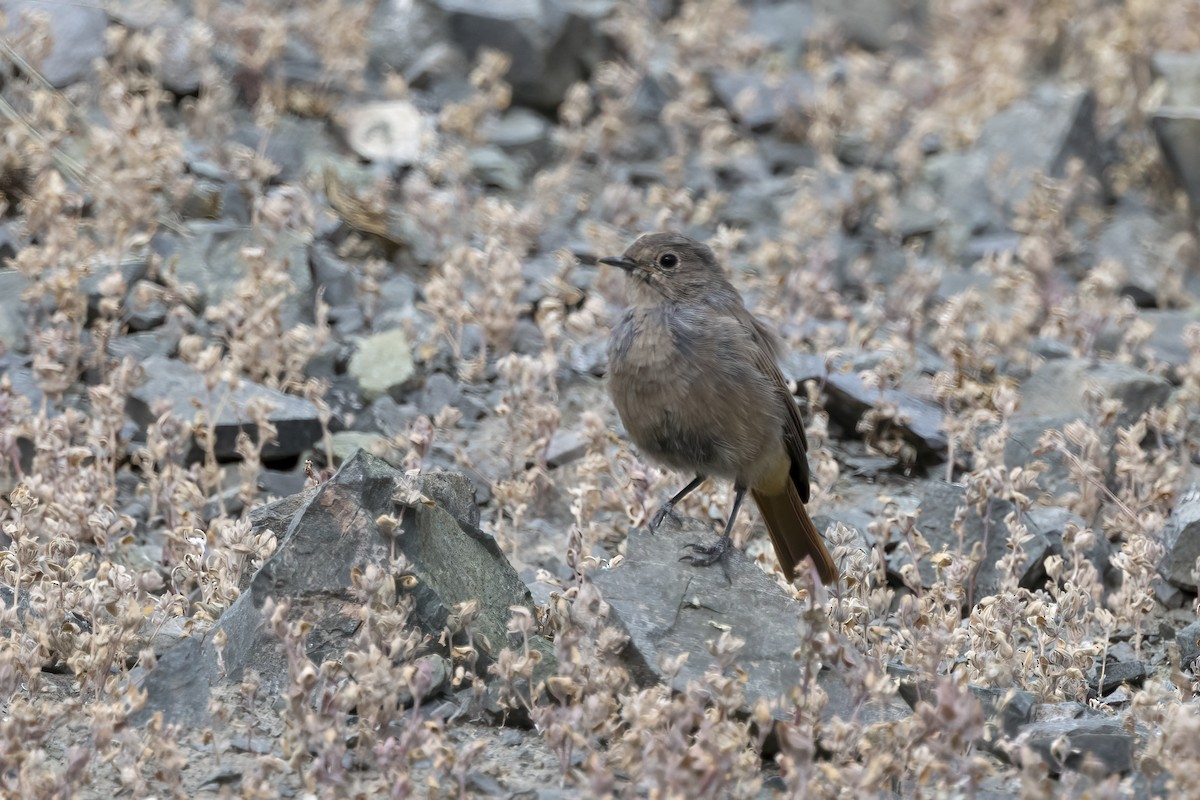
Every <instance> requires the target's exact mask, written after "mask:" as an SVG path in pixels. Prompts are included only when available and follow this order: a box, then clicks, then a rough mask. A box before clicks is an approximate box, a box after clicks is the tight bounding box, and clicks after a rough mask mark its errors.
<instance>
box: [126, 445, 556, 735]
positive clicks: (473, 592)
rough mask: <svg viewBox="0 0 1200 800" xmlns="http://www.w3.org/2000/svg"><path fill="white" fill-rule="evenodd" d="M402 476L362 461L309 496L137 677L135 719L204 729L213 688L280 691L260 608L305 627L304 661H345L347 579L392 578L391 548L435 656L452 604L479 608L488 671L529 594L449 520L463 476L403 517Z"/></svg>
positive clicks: (485, 540) (286, 507)
mask: <svg viewBox="0 0 1200 800" xmlns="http://www.w3.org/2000/svg"><path fill="white" fill-rule="evenodd" d="M402 478H404V473H402V472H400V471H399V470H397V469H395V468H393V467H391V466H389V465H388V464H387V463H386V462H384V461H382V460H380V459H378V458H375V457H373V456H369V455H366V454H364V453H359V454H358V455H356V456H354V457H353V458H351V459H350V460H349V461H347V462H346V463H345V464H343V465H342V468H341V469H340V470H338V472H337V474H336V475H334V476H333V477H332V478H330V479H329V480H328V481H327V482H326V483H324V484H322V485H321V486H320V487H319V488H317V489H316V490H315V491H313V492H311V494H310V495H309V496H308V497H307V498H306V500H305V501H304V502H303V504H302V505H301V506H300V507H299V509H298V510H296V511H295V516H294V517H292V518H291V521H290V523H288V524H287V529H286V533H283V535H282V536H281V538H280V542H279V547H278V549H277V550H276V552H275V554H274V555H273V556H272V557H271V558H270V559H269V560H268V561H267V563H266V564H264V565H263V566H262V568H261V569H260V570H259V571H258V573H257V574H256V575H255V576H254V579H253V580H252V581H251V582H250V585H249V587H248V588H247V589H246V591H245V592H244V593H243V594H242V595H241V597H239V598H238V599H237V600H236V601H235V602H234V603H233V605H231V606H230V607H229V609H228V610H227V611H226V612H225V613H224V614H223V615H222V616H221V618H220V620H218V622H217V624H216V626H215V628H214V629H213V630H212V631H211V632H210V633H209V635H207V636H205V637H204V638H203V639H201V638H199V637H194V638H190V639H187V640H185V641H183V642H181V643H180V644H178V645H176V646H175V647H174V648H172V649H171V650H168V651H167V652H166V653H164V654H163V655H162V657H160V658H159V659H158V664H157V666H156V667H155V668H154V669H153V670H152V671H150V672H148V673H146V674H144V675H143V676H141V679H140V684H141V687H142V688H143V689H144V690H145V691H146V694H147V700H146V704H145V706H144V707H143V708H142V709H141V711H140V712H139V716H138V718H139V719H141V720H144V719H147V718H148V717H149V715H151V714H153V713H155V712H157V711H161V712H162V713H163V715H164V717H165V718H166V720H167V721H168V722H179V723H183V724H201V723H202V722H203V721H204V720H205V719H206V718H207V715H208V700H209V694H210V690H211V688H212V687H213V686H214V685H215V684H217V683H218V682H221V681H238V680H241V679H242V677H243V676H244V674H245V672H246V670H248V669H253V670H254V671H255V672H256V673H257V674H258V675H259V677H260V680H261V681H262V685H263V688H264V692H266V693H269V694H276V693H278V692H279V691H280V690H281V689H282V688H283V687H284V685H285V684H286V682H287V665H286V661H285V659H284V656H283V654H282V653H281V651H280V647H279V643H278V642H276V641H275V640H274V639H273V638H272V637H271V636H270V635H269V634H267V633H266V632H265V631H264V630H263V624H264V622H265V620H264V616H263V605H264V603H265V602H266V600H267V598H272V599H273V600H275V601H276V602H277V603H278V602H286V603H287V604H288V606H289V618H291V619H298V618H301V617H303V618H304V619H307V620H308V621H309V622H310V623H312V626H313V627H312V631H311V633H310V634H309V637H308V640H307V648H308V651H307V652H308V656H309V658H311V659H312V660H313V661H315V662H317V663H320V662H322V661H324V660H327V659H337V658H340V657H342V655H343V654H344V653H345V651H346V648H347V647H348V646H351V645H353V644H354V636H355V634H356V632H357V630H358V627H359V624H360V622H359V620H358V609H359V602H358V601H357V600H356V599H355V597H354V596H353V594H352V593H351V592H350V585H351V579H350V575H351V571H352V570H354V569H356V568H359V569H361V568H365V567H366V566H368V565H371V564H374V565H376V566H381V567H384V568H385V569H387V568H388V566H389V563H390V556H391V553H392V551H393V549H395V550H396V551H398V552H400V553H403V554H404V555H405V556H406V557H407V559H408V560H409V562H410V564H411V572H410V573H409V574H411V575H412V576H414V577H415V578H416V581H415V585H413V586H412V587H411V588H408V589H405V588H398V591H407V592H409V593H410V594H411V595H412V596H413V599H414V600H415V610H414V614H413V617H412V618H411V622H412V623H413V624H415V625H417V626H419V627H420V628H421V629H422V630H424V631H425V632H426V633H428V634H430V635H431V636H432V641H433V642H434V644H431V648H436V647H438V645H437V644H436V640H437V636H438V635H440V633H441V632H442V630H443V628H444V626H445V625H446V621H447V617H448V616H449V614H450V613H451V612H452V611H453V609H454V606H455V605H456V604H458V603H461V602H465V601H468V600H472V599H477V600H479V601H480V604H481V610H480V613H479V615H478V616H477V617H476V619H475V622H474V623H473V631H474V634H475V642H476V645H477V649H478V650H479V651H480V661H481V662H482V663H483V664H484V665H486V664H488V663H491V660H492V657H493V656H495V655H496V654H497V653H498V652H499V650H500V648H502V647H504V646H505V645H506V644H507V638H508V637H507V632H506V628H507V625H508V620H509V618H510V616H511V611H510V610H509V608H510V607H511V606H515V605H523V606H525V607H528V608H532V606H533V601H532V598H531V597H530V594H529V590H528V589H527V588H526V587H525V584H524V583H522V582H521V579H520V578H519V577H518V576H517V573H516V571H515V570H514V569H513V568H512V566H511V565H510V564H509V563H508V561H507V559H505V557H504V554H503V553H502V552H501V551H500V548H499V547H498V546H497V545H496V542H495V540H494V539H492V537H490V536H488V535H487V534H485V533H483V532H482V531H480V530H479V529H478V528H476V527H475V526H474V525H473V524H471V523H470V522H469V521H463V520H458V519H456V518H455V517H453V516H452V515H451V513H450V511H448V510H447V509H448V508H450V509H456V510H460V511H463V510H465V511H467V513H468V514H469V513H470V512H471V511H472V510H473V509H474V503H473V501H472V498H471V496H470V492H471V489H470V482H469V481H468V480H467V479H466V478H465V477H463V476H461V475H460V476H442V477H432V476H431V478H430V479H427V480H425V481H423V485H422V490H423V491H424V492H425V494H426V495H427V496H430V497H431V498H432V499H433V501H434V504H433V505H425V504H424V503H418V504H417V505H416V506H415V507H398V506H397V505H396V502H395V501H394V500H393V494H394V492H395V491H396V487H397V481H398V480H400V479H402ZM279 504H280V505H279V508H280V509H282V510H283V512H284V513H277V514H266V515H260V517H259V519H260V521H261V522H263V523H264V524H266V525H268V526H271V525H282V524H283V522H284V521H285V520H286V519H287V515H288V514H290V513H292V510H293V509H294V506H295V504H294V501H293V500H292V499H285V500H282V501H279ZM402 510H403V514H402V515H401V511H402ZM384 514H387V515H392V516H401V518H402V521H403V524H402V526H401V528H399V529H397V531H398V532H399V535H398V536H397V537H395V538H389V537H387V536H385V535H384V534H383V533H381V531H380V529H379V526H378V524H377V522H376V520H378V519H379V517H380V516H381V515H384ZM396 577H397V578H399V577H400V576H396ZM218 634H223V636H224V638H225V645H224V648H223V650H222V651H221V652H220V653H218V651H217V647H216V646H215V644H214V641H215V640H216V639H217V638H218ZM457 639H458V637H456V641H455V644H459V643H460V642H459V641H457ZM534 646H535V647H537V649H539V650H541V651H542V652H543V656H544V658H543V663H542V668H543V669H545V670H553V669H554V663H553V658H552V657H550V653H549V648H547V647H546V646H545V645H544V642H542V641H541V640H538V641H537V642H535V643H534ZM398 691H399V687H398Z"/></svg>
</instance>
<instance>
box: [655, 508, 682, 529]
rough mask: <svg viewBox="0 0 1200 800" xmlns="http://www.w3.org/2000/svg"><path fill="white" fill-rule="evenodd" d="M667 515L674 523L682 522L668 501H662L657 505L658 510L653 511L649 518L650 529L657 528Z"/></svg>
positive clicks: (679, 523)
mask: <svg viewBox="0 0 1200 800" xmlns="http://www.w3.org/2000/svg"><path fill="white" fill-rule="evenodd" d="M667 517H670V518H671V521H672V522H674V523H675V524H676V525H682V524H683V520H681V519H680V518H679V515H678V514H676V513H675V509H674V508H673V507H672V506H671V505H670V504H669V503H663V504H662V505H661V506H659V507H658V511H655V512H654V516H653V517H651V518H650V530H652V531H656V530H658V526H659V525H662V523H663V520H664V519H666V518H667Z"/></svg>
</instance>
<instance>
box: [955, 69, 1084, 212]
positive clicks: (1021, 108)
mask: <svg viewBox="0 0 1200 800" xmlns="http://www.w3.org/2000/svg"><path fill="white" fill-rule="evenodd" d="M1095 114H1096V97H1095V95H1094V94H1093V93H1092V92H1091V91H1090V90H1084V89H1080V88H1075V87H1068V86H1057V85H1054V84H1044V85H1042V86H1039V87H1037V88H1036V89H1035V90H1034V91H1033V92H1032V93H1031V94H1030V96H1029V97H1027V98H1026V99H1024V100H1020V101H1018V102H1016V103H1013V104H1012V105H1011V106H1009V107H1008V108H1006V109H1005V110H1004V111H1001V112H1000V113H999V114H995V115H994V116H992V117H991V118H990V119H988V121H987V122H986V123H984V126H983V130H982V132H981V133H980V136H979V142H978V147H979V149H980V150H982V151H983V152H985V153H987V154H988V155H989V162H990V163H989V166H991V167H1002V168H1003V171H1002V173H1001V177H1000V178H999V180H998V181H993V182H992V187H991V188H992V189H993V190H997V191H998V192H999V194H1000V196H1001V197H1002V198H1003V199H1004V202H1005V204H1006V206H1007V208H1008V209H1010V210H1011V209H1013V208H1015V206H1016V205H1017V204H1018V203H1020V202H1021V201H1022V200H1024V199H1025V198H1026V197H1027V196H1028V194H1029V191H1030V189H1032V188H1033V178H1034V175H1035V173H1040V174H1042V175H1045V176H1047V177H1051V178H1061V177H1062V176H1064V175H1065V174H1066V170H1067V164H1068V163H1069V162H1070V161H1071V160H1072V159H1079V160H1081V161H1082V162H1083V164H1084V167H1085V168H1086V170H1087V172H1088V174H1089V175H1090V176H1092V177H1093V178H1095V179H1096V180H1098V181H1100V182H1101V185H1102V186H1103V182H1104V166H1105V165H1104V161H1103V158H1102V154H1103V152H1104V148H1103V146H1102V145H1101V144H1100V140H1099V137H1098V135H1097V133H1096V127H1095Z"/></svg>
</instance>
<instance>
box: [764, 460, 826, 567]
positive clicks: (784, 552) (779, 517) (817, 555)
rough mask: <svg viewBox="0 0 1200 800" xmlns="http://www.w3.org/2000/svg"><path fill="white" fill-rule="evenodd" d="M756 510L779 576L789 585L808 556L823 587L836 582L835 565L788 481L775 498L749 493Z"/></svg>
mask: <svg viewBox="0 0 1200 800" xmlns="http://www.w3.org/2000/svg"><path fill="white" fill-rule="evenodd" d="M750 494H751V496H752V497H753V498H754V502H755V503H757V504H758V510H759V511H760V512H762V516H763V521H764V522H766V523H767V532H768V533H769V534H771V544H773V545H775V556H776V557H777V558H778V559H779V566H781V567H783V574H784V577H786V578H787V579H788V580H789V581H790V580H792V578H794V577H796V565H797V564H799V563H800V562H801V561H803V560H804V557H805V556H812V560H813V563H814V564H816V566H817V573H818V574H819V575H820V576H821V581H822V582H823V583H833V582H834V581H836V580H837V578H838V570H837V565H835V564H834V563H833V557H832V556H830V555H829V550H827V549H826V548H825V540H824V539H822V538H821V534H820V533H818V532H817V526H816V525H813V521H812V518H811V517H809V516H808V510H807V509H805V508H804V501H802V500H801V499H800V494H799V493H798V492H797V491H796V484H794V483H792V482H791V481H790V480H789V481H788V482H787V489H786V490H785V491H783V492H780V493H779V494H771V495H768V494H765V493H763V492H761V491H759V490H757V489H751V490H750Z"/></svg>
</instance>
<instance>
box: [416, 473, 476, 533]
mask: <svg viewBox="0 0 1200 800" xmlns="http://www.w3.org/2000/svg"><path fill="white" fill-rule="evenodd" d="M421 491H422V492H424V493H425V494H426V495H428V496H429V497H431V498H433V499H434V500H435V501H437V504H438V505H439V506H441V507H442V508H444V509H446V511H447V512H448V513H449V514H450V516H452V517H454V518H455V519H456V520H458V521H459V522H462V523H465V524H467V525H469V526H471V527H475V528H478V527H479V503H478V502H476V498H475V485H474V483H473V482H472V480H471V479H470V478H468V477H467V476H466V475H463V474H462V473H461V472H425V473H422V474H421Z"/></svg>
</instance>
